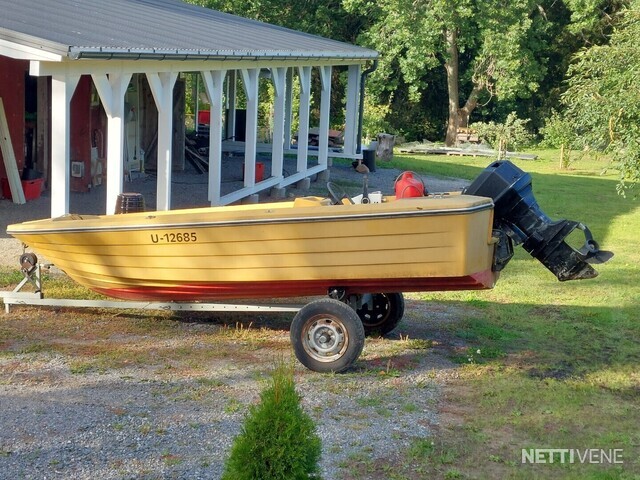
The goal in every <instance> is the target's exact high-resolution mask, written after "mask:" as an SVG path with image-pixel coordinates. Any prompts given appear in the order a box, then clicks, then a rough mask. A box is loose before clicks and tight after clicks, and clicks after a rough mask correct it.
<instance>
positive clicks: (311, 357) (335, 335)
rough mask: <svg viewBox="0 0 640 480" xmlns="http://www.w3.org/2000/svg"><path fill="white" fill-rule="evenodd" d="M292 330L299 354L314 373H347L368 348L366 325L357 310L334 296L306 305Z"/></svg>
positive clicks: (296, 353) (298, 315) (294, 321)
mask: <svg viewBox="0 0 640 480" xmlns="http://www.w3.org/2000/svg"><path fill="white" fill-rule="evenodd" d="M289 333H290V336H291V344H292V346H293V351H294V353H295V355H296V357H297V358H298V360H299V361H300V363H302V364H303V365H304V366H305V367H307V368H308V369H309V370H313V371H314V372H321V373H325V372H343V371H345V370H346V369H348V368H349V367H350V366H351V365H352V364H353V363H354V362H355V361H356V360H357V359H358V357H359V356H360V353H362V349H363V347H364V327H363V325H362V322H361V321H360V318H359V317H358V315H357V314H356V312H355V311H354V310H353V309H352V308H351V307H349V306H348V305H345V304H344V303H342V302H340V301H338V300H333V299H330V298H323V299H320V300H314V301H313V302H311V303H309V304H307V305H305V306H304V307H303V308H302V309H301V310H300V311H299V312H298V313H297V314H296V316H295V317H294V319H293V322H292V323H291V329H290V332H289Z"/></svg>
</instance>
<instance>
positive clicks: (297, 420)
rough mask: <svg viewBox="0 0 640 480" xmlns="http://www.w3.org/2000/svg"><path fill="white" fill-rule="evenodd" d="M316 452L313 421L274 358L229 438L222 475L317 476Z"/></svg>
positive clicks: (294, 479) (299, 479)
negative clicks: (267, 375) (257, 395)
mask: <svg viewBox="0 0 640 480" xmlns="http://www.w3.org/2000/svg"><path fill="white" fill-rule="evenodd" d="M321 453H322V445H321V442H320V438H319V437H318V435H317V434H316V431H315V424H314V423H313V420H312V419H311V417H310V416H309V415H307V414H306V413H305V412H304V411H303V410H302V406H301V404H300V396H299V395H298V393H297V392H296V389H295V383H294V379H293V367H292V366H288V365H287V364H286V363H284V362H279V364H278V365H277V366H276V368H275V370H274V371H273V373H272V375H271V379H270V385H269V386H268V387H267V388H266V389H265V390H263V392H262V393H261V394H260V403H259V404H258V405H254V406H252V407H250V409H249V414H248V415H247V417H246V418H245V421H244V425H243V427H242V431H241V432H240V435H238V436H237V437H236V439H235V440H234V442H233V446H232V447H231V454H230V456H229V458H228V460H227V462H226V463H225V469H224V474H223V476H222V480H254V479H263V480H308V479H312V478H318V470H319V466H318V462H319V460H320V455H321Z"/></svg>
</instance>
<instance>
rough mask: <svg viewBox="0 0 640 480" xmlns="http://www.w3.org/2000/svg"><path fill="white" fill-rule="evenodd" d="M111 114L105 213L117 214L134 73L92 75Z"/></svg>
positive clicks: (108, 114) (109, 120)
mask: <svg viewBox="0 0 640 480" xmlns="http://www.w3.org/2000/svg"><path fill="white" fill-rule="evenodd" d="M91 78H92V79H93V83H94V85H95V86H96V90H97V91H98V95H100V100H102V105H103V106H104V111H105V113H106V114H107V199H106V206H105V209H106V210H105V211H106V213H107V215H113V214H114V213H115V210H116V202H117V201H118V195H119V194H121V193H122V188H123V178H124V155H123V153H124V95H125V93H126V92H127V86H128V85H129V81H130V80H131V74H130V73H128V74H119V73H110V74H109V75H108V76H107V75H104V74H93V75H91Z"/></svg>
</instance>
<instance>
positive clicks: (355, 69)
mask: <svg viewBox="0 0 640 480" xmlns="http://www.w3.org/2000/svg"><path fill="white" fill-rule="evenodd" d="M359 100H360V65H349V73H348V77H347V105H346V110H347V111H346V114H345V125H344V153H346V154H349V155H355V153H356V147H357V146H356V143H357V138H358V110H359V106H360V104H359Z"/></svg>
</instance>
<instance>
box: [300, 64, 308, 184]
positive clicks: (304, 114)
mask: <svg viewBox="0 0 640 480" xmlns="http://www.w3.org/2000/svg"><path fill="white" fill-rule="evenodd" d="M298 79H299V80H300V104H299V108H298V162H297V171H298V172H304V171H305V170H306V169H307V153H308V151H309V110H310V108H311V67H300V68H298Z"/></svg>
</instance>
